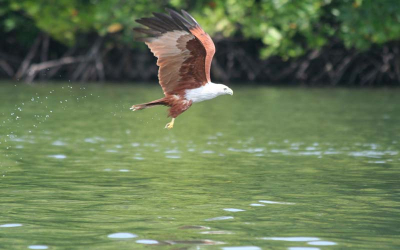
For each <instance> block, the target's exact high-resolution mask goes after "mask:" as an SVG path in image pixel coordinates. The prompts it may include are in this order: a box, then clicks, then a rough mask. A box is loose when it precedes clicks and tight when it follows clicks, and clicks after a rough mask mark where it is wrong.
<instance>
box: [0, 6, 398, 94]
mask: <svg viewBox="0 0 400 250" xmlns="http://www.w3.org/2000/svg"><path fill="white" fill-rule="evenodd" d="M164 7H170V8H175V9H185V10H188V11H189V12H190V13H191V14H192V15H193V16H194V17H195V18H196V19H197V20H198V22H199V23H200V24H201V25H202V27H203V28H204V29H205V30H206V31H207V32H208V33H210V35H211V36H212V37H213V39H214V41H215V43H216V47H217V53H216V56H215V58H214V61H213V67H212V76H213V79H214V81H216V82H228V81H231V82H232V81H237V82H243V81H254V82H259V83H271V82H272V83H280V84H307V85H319V84H325V85H356V86H380V85H386V86H387V85H391V86H399V85H400V25H399V24H400V2H399V1H398V0H385V1H376V0H296V1H292V0H273V1H272V0H264V1H263V0H258V1H257V0H250V1H242V0H241V1H239V0H226V1H225V0H212V1H205V0H201V1H194V0H192V1H183V0H182V1H181V0H171V1H157V0H152V1H147V0H101V1H100V0H84V1H83V0H82V1H79V0H57V1H55V0H54V1H52V0H20V1H12V0H3V1H2V2H1V3H0V34H1V37H2V39H1V40H0V77H1V78H3V79H10V78H13V79H16V80H23V81H25V82H29V83H31V82H35V81H38V80H41V81H43V80H50V79H52V80H53V79H60V80H71V81H104V80H118V81H148V80H156V77H157V67H156V65H155V58H154V57H153V56H152V54H151V53H150V52H149V51H148V49H147V48H146V47H145V46H144V45H143V44H140V43H137V42H133V39H132V38H133V36H134V35H135V34H134V33H133V31H132V28H133V27H135V26H138V24H136V23H135V22H134V20H135V19H138V18H140V17H144V16H148V15H151V12H163V11H164Z"/></svg>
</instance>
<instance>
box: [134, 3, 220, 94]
mask: <svg viewBox="0 0 400 250" xmlns="http://www.w3.org/2000/svg"><path fill="white" fill-rule="evenodd" d="M168 11H169V13H170V15H166V14H160V13H153V14H154V17H151V18H142V19H139V20H136V21H137V22H138V23H140V24H142V25H144V26H147V27H148V29H144V28H135V29H134V30H135V31H136V32H138V33H143V34H146V35H148V36H147V37H142V38H137V40H140V41H144V42H145V43H146V45H147V46H148V47H149V48H150V50H151V51H152V52H153V54H154V55H155V56H156V57H157V58H158V60H157V65H158V66H159V67H160V68H159V71H158V78H159V80H160V85H161V87H162V88H163V90H164V94H166V95H167V94H179V93H181V92H182V91H184V90H185V89H193V88H198V87H200V86H202V85H204V84H206V83H207V82H210V67H211V60H212V58H213V56H214V53H215V46H214V43H213V41H212V40H211V38H210V36H209V35H208V34H207V33H205V32H204V31H203V29H202V28H201V27H200V25H199V24H198V23H197V22H196V20H194V18H193V17H191V16H190V15H189V14H188V13H187V12H185V11H182V13H183V15H184V16H185V17H183V16H182V15H180V14H179V13H177V12H175V11H173V10H168Z"/></svg>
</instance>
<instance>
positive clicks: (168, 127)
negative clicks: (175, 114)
mask: <svg viewBox="0 0 400 250" xmlns="http://www.w3.org/2000/svg"><path fill="white" fill-rule="evenodd" d="M174 122H175V118H172V121H171V122H169V123H167V125H165V128H167V129H172V128H173V127H174Z"/></svg>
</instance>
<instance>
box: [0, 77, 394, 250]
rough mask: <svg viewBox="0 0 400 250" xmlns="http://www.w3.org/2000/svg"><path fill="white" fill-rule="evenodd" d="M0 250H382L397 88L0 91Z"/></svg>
mask: <svg viewBox="0 0 400 250" xmlns="http://www.w3.org/2000/svg"><path fill="white" fill-rule="evenodd" d="M0 86H1V87H0V114H1V120H0V125H1V126H0V141H1V144H0V197H1V202H0V215H1V216H0V248H2V249H235V250H246V249H248V250H250V249H251V250H252V249H303V250H312V249H328V250H329V249H398V248H400V237H399V234H400V196H399V193H400V181H399V180H400V134H399V131H400V130H399V129H400V126H399V125H400V119H399V117H400V116H399V115H400V98H399V97H400V92H399V90H384V89H375V90H372V89H370V90H349V89H301V88H293V89H279V88H259V87H233V89H234V91H235V95H234V96H223V97H219V98H217V99H215V100H212V101H208V102H204V103H200V104H196V105H194V106H193V107H191V108H190V109H189V111H187V112H186V113H184V114H183V115H182V116H180V117H179V118H178V119H177V120H176V122H175V127H174V129H173V130H171V131H168V130H165V129H164V126H165V124H166V123H167V122H169V119H167V118H166V110H165V108H162V107H158V108H153V109H149V110H145V111H142V112H131V111H130V110H129V107H130V106H131V105H132V104H135V103H140V102H144V101H150V100H153V99H156V98H159V97H160V96H161V91H160V89H159V87H157V86H156V84H151V86H152V87H148V86H146V85H142V86H139V87H130V86H124V85H122V86H121V85H117V84H114V85H111V84H110V85H104V86H94V85H88V86H84V85H62V84H57V85H38V86H24V85H17V86H15V85H14V84H7V83H2V84H1V85H0Z"/></svg>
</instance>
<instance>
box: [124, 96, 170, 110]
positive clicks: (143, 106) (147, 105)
mask: <svg viewBox="0 0 400 250" xmlns="http://www.w3.org/2000/svg"><path fill="white" fill-rule="evenodd" d="M158 105H163V106H165V105H167V103H166V102H165V100H164V98H161V99H158V100H155V101H152V102H147V103H142V104H136V105H133V106H132V107H131V110H132V111H136V110H141V109H147V108H151V107H154V106H158Z"/></svg>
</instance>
